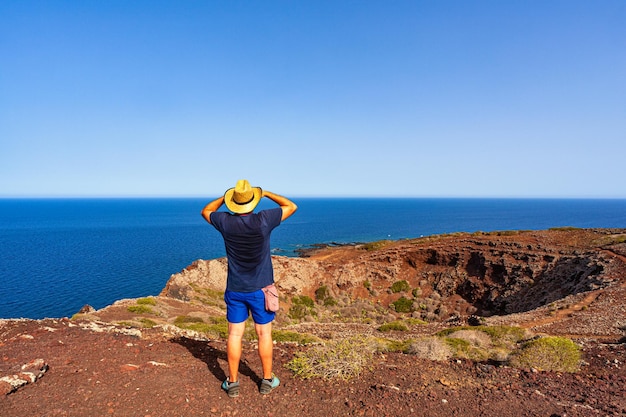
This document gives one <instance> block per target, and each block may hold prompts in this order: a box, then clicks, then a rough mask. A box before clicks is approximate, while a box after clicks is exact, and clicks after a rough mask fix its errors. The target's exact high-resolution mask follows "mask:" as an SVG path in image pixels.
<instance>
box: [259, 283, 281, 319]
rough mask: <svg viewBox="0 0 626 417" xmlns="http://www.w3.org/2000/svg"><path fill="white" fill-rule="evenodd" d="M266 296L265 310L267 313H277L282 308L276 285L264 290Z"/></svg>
mask: <svg viewBox="0 0 626 417" xmlns="http://www.w3.org/2000/svg"><path fill="white" fill-rule="evenodd" d="M263 293H264V294H265V309H266V310H267V311H271V312H276V311H278V309H279V308H280V306H279V304H278V288H276V285H274V284H270V285H268V286H267V287H265V288H263Z"/></svg>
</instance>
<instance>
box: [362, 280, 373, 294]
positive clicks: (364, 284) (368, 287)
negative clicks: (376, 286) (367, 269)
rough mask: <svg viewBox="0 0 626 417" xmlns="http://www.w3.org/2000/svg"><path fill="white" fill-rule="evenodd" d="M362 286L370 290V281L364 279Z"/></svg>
mask: <svg viewBox="0 0 626 417" xmlns="http://www.w3.org/2000/svg"><path fill="white" fill-rule="evenodd" d="M363 286H364V287H365V289H366V290H368V291H372V283H371V282H369V280H366V281H364V282H363Z"/></svg>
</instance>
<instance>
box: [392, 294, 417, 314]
mask: <svg viewBox="0 0 626 417" xmlns="http://www.w3.org/2000/svg"><path fill="white" fill-rule="evenodd" d="M391 305H392V306H393V308H394V310H396V312H398V313H410V312H412V311H413V300H409V299H408V298H406V297H404V296H402V297H400V298H398V299H397V300H396V301H394V302H393V303H391Z"/></svg>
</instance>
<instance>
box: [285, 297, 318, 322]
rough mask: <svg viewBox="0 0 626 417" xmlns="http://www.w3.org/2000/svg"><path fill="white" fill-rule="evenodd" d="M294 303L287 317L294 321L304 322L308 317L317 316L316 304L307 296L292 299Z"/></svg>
mask: <svg viewBox="0 0 626 417" xmlns="http://www.w3.org/2000/svg"><path fill="white" fill-rule="evenodd" d="M291 302H292V303H293V304H292V306H291V308H290V309H289V312H288V313H287V315H288V316H289V317H291V318H292V319H294V320H302V319H303V318H305V317H306V316H308V315H316V314H317V313H316V312H315V309H314V307H315V302H314V301H313V299H312V298H311V297H309V296H307V295H300V296H295V297H293V298H292V299H291Z"/></svg>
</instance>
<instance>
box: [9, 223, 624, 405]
mask: <svg viewBox="0 0 626 417" xmlns="http://www.w3.org/2000/svg"><path fill="white" fill-rule="evenodd" d="M623 237H624V231H623V230H560V231H544V232H523V233H521V232H520V233H502V234H480V235H478V234H474V235H466V234H460V235H452V236H443V237H437V238H427V239H422V240H418V241H404V242H379V243H377V244H376V245H370V246H368V247H360V246H351V247H339V248H327V249H321V250H318V251H316V252H315V253H313V254H308V257H307V258H303V259H285V258H276V259H275V266H276V270H277V281H278V282H279V284H280V288H281V292H282V294H283V299H282V303H281V304H282V313H281V314H280V315H279V317H278V319H277V322H276V328H277V329H282V330H285V329H286V330H290V331H294V332H298V333H306V334H311V335H315V336H317V337H319V338H320V339H322V340H336V339H341V338H345V337H347V336H348V335H353V334H372V335H377V334H379V333H380V332H379V331H378V330H377V329H379V328H380V325H381V324H383V323H387V322H389V321H390V320H396V321H397V320H403V319H404V320H409V319H413V320H414V323H416V322H420V323H421V320H425V321H426V322H427V324H417V325H414V326H411V327H410V329H409V330H408V331H396V332H391V333H388V334H385V337H386V338H391V339H393V338H396V339H398V340H403V339H410V338H415V337H420V336H421V335H429V334H433V333H435V332H437V331H438V330H441V329H442V328H446V327H450V326H457V325H459V324H466V322H467V319H468V318H471V317H473V318H476V317H478V318H479V320H480V323H481V324H483V325H489V326H495V325H502V324H505V325H515V326H519V327H523V328H525V329H528V330H529V331H530V332H532V333H533V334H537V335H540V334H550V335H561V336H567V337H570V338H572V340H574V341H575V342H576V343H577V344H578V345H580V346H581V349H582V354H583V356H582V361H581V366H580V369H579V370H578V371H577V372H573V373H570V372H555V371H543V370H540V369H533V368H523V367H522V368H516V367H512V366H509V365H507V364H505V363H498V362H494V361H490V360H485V361H476V360H469V359H466V358H455V357H452V358H448V359H444V360H440V361H435V360H429V359H424V358H422V357H419V356H418V355H414V354H406V353H402V352H400V351H396V352H384V353H382V352H377V353H375V354H374V357H373V360H372V361H371V366H369V367H368V368H367V369H366V370H364V371H363V372H362V373H361V374H360V375H359V376H357V377H354V378H352V379H350V380H348V381H343V380H338V379H333V380H330V381H327V380H323V379H320V378H312V379H307V380H303V379H301V378H299V377H296V376H294V374H293V373H292V372H291V371H290V370H288V369H287V368H286V367H285V365H286V364H287V363H288V362H289V361H291V360H292V359H293V358H294V356H295V355H297V354H299V353H302V352H306V351H307V349H312V347H311V346H309V345H307V346H301V345H298V344H294V343H286V342H277V343H276V347H275V370H276V373H277V375H278V376H279V377H280V379H281V381H282V383H281V386H280V387H279V388H278V389H276V390H275V391H274V392H272V393H271V394H270V395H268V396H262V395H261V394H260V393H259V392H258V385H259V383H260V379H259V374H258V373H259V370H260V369H259V361H258V357H257V354H256V350H255V347H256V346H255V343H254V340H250V341H248V342H246V343H245V346H244V354H243V365H242V369H241V371H242V374H241V387H242V388H241V395H240V396H239V397H238V398H236V399H230V398H228V397H227V396H226V395H225V393H224V392H223V391H221V389H220V383H221V381H222V380H223V379H224V378H225V377H226V374H225V370H226V353H225V342H224V340H223V338H222V337H220V336H219V331H217V330H216V331H217V334H214V333H211V332H197V331H191V330H185V329H181V328H180V327H176V326H174V325H173V324H174V323H175V322H176V318H177V317H178V318H180V317H195V318H197V319H198V320H199V321H200V322H202V323H205V322H209V321H210V320H209V319H210V318H211V317H217V316H219V315H223V311H222V307H223V306H222V305H221V304H220V303H219V299H218V298H219V297H216V296H215V295H216V294H219V292H218V289H219V288H220V285H223V267H224V264H223V260H215V261H210V262H204V261H202V262H199V263H197V264H195V265H192V266H190V267H189V268H188V269H187V270H186V271H183V272H181V274H177V275H175V276H173V277H172V278H171V279H170V281H169V282H168V285H167V286H166V288H165V289H164V291H163V293H162V294H161V296H160V297H154V299H153V300H152V299H151V300H152V301H150V302H145V303H143V302H138V300H121V301H120V302H118V303H116V304H114V305H113V306H110V307H107V308H105V309H103V310H100V311H88V310H85V311H84V312H83V313H81V314H78V315H76V316H75V317H74V318H72V319H68V318H63V319H46V320H1V321H0V358H1V359H0V395H1V397H0V415H1V416H7V417H8V416H21V415H37V416H105V415H120V416H153V417H154V416H178V415H181V416H183V415H184V416H190V415H209V416H236V415H263V416H301V415H310V416H317V415H319V416H332V415H358V416H379V415H381V416H401V415H405V414H406V415H428V416H454V415H458V416H608V415H626V399H625V398H626V396H625V395H624V392H625V389H624V387H625V386H626V349H625V347H626V345H625V343H624V342H625V339H624V329H625V326H626V294H625V292H626V258H625V256H626V247H625V244H624V240H623ZM399 281H407V283H408V289H407V288H403V289H402V290H401V291H398V292H395V287H394V285H393V284H395V283H397V282H399ZM323 287H325V290H324V291H320V288H323ZM392 287H394V290H392ZM222 288H223V287H222ZM301 295H308V296H309V297H311V299H314V300H316V304H315V306H314V307H313V308H309V307H307V308H308V309H305V310H303V311H301V310H298V309H295V308H294V306H297V305H298V304H297V302H294V297H296V299H297V297H298V296H301ZM401 297H404V298H405V299H408V300H410V301H411V303H410V304H408V307H407V308H408V310H407V311H406V312H399V311H395V310H396V308H395V307H393V306H394V304H392V303H395V302H396V301H398V300H399V299H400V298H401ZM330 299H332V302H329V301H328V300H330ZM397 305H399V304H397ZM297 312H303V313H304V314H302V315H296V314H295V313H297ZM355 312H356V313H355Z"/></svg>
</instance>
